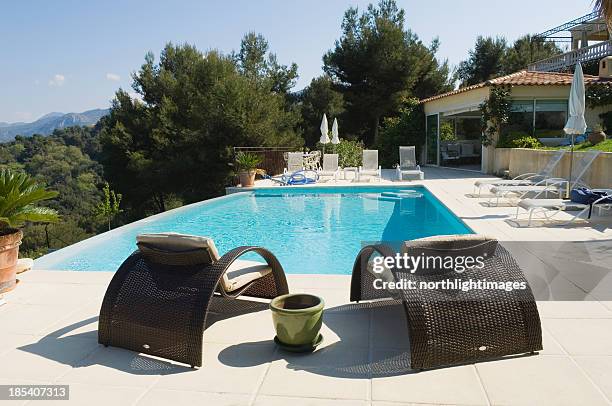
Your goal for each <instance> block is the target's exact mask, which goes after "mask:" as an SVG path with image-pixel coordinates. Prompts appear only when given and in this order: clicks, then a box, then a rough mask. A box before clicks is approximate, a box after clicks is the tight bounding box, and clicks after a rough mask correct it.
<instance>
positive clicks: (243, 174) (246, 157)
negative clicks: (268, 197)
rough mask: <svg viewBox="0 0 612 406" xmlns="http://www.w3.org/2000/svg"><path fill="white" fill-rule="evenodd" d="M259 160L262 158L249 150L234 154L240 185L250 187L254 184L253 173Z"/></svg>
mask: <svg viewBox="0 0 612 406" xmlns="http://www.w3.org/2000/svg"><path fill="white" fill-rule="evenodd" d="M261 161H262V159H261V157H260V156H259V155H256V154H251V153H249V152H239V153H238V154H236V168H237V170H238V176H239V177H240V184H241V185H242V187H251V186H253V185H254V184H255V174H256V173H257V171H258V170H257V167H258V166H259V164H261Z"/></svg>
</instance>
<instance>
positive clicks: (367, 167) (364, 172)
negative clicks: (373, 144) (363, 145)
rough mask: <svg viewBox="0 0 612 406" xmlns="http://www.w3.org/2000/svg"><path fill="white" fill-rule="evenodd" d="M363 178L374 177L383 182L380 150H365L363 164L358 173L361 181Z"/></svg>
mask: <svg viewBox="0 0 612 406" xmlns="http://www.w3.org/2000/svg"><path fill="white" fill-rule="evenodd" d="M362 176H373V177H375V178H378V180H379V181H380V180H381V176H382V167H381V166H379V165H378V150H377V149H364V150H363V162H362V165H361V166H360V167H359V171H358V172H357V178H358V180H360V181H361V177H362Z"/></svg>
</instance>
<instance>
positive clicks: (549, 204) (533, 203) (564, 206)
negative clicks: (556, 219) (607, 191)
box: [517, 199, 587, 211]
mask: <svg viewBox="0 0 612 406" xmlns="http://www.w3.org/2000/svg"><path fill="white" fill-rule="evenodd" d="M517 206H518V207H521V208H523V209H525V210H531V209H557V210H567V211H571V210H583V209H585V208H586V207H587V205H585V204H582V203H576V202H572V201H571V200H562V199H523V200H521V201H520V202H518V204H517Z"/></svg>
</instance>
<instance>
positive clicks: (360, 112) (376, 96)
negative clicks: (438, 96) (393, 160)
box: [323, 0, 448, 145]
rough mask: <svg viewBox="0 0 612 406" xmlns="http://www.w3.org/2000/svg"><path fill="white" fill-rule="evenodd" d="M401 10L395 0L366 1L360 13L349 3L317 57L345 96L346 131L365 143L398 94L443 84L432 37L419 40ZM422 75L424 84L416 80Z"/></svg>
mask: <svg viewBox="0 0 612 406" xmlns="http://www.w3.org/2000/svg"><path fill="white" fill-rule="evenodd" d="M404 15H405V13H404V10H402V9H399V8H398V7H397V4H396V2H395V0H380V2H379V3H378V6H374V5H372V4H370V5H369V6H368V8H367V10H366V11H365V12H364V13H362V14H361V15H359V11H358V9H357V8H349V9H348V10H347V11H346V12H345V14H344V19H343V21H342V36H341V37H340V39H339V40H337V41H336V43H335V47H334V49H332V50H330V51H328V52H327V53H326V54H325V56H324V57H323V63H324V67H323V69H324V71H325V72H326V73H327V74H328V75H329V76H330V77H331V78H332V79H333V80H334V82H335V83H337V84H338V90H339V91H341V92H342V93H343V95H344V98H345V100H346V102H347V110H348V112H347V113H348V117H347V120H346V122H345V124H344V125H345V127H347V128H348V130H349V132H350V133H354V134H359V133H360V132H361V135H362V137H363V139H364V141H365V143H366V145H370V144H372V143H373V142H374V140H375V139H376V135H377V133H378V128H379V124H380V121H381V118H383V117H385V116H388V115H393V114H395V113H396V112H397V108H398V106H399V103H400V102H401V100H402V99H404V98H405V97H408V96H411V95H413V94H415V92H414V91H415V89H418V90H419V91H418V93H419V94H418V96H419V97H420V96H424V95H428V94H429V95H430V94H434V93H437V92H439V91H441V90H446V89H447V88H448V79H447V78H444V75H445V73H446V74H447V73H448V66H446V65H442V66H440V65H439V64H438V62H437V60H436V59H435V51H436V49H437V46H438V45H437V44H438V42H437V41H434V43H433V44H432V46H431V47H429V48H428V47H426V46H425V45H423V43H422V42H421V41H420V40H419V38H418V36H417V35H416V34H414V33H413V32H412V31H410V30H406V29H405V28H404ZM440 79H442V80H441V82H442V83H439V82H440ZM422 80H423V81H427V83H428V85H427V86H426V87H423V86H420V83H419V82H420V81H422ZM434 83H437V86H438V87H441V89H440V88H435V87H436V86H434V85H433V84H434ZM364 131H365V132H364Z"/></svg>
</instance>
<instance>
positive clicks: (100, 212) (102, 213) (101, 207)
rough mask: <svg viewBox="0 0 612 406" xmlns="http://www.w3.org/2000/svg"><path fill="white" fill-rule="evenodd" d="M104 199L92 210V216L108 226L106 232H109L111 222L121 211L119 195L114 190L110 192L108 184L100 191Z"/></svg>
mask: <svg viewBox="0 0 612 406" xmlns="http://www.w3.org/2000/svg"><path fill="white" fill-rule="evenodd" d="M102 192H103V193H104V197H103V198H102V201H100V202H99V203H98V204H97V206H96V207H95V209H94V212H93V214H94V216H96V217H98V218H102V219H104V220H105V222H106V223H107V224H108V231H110V230H111V222H112V221H113V219H114V218H115V217H117V216H118V215H119V213H121V212H122V211H123V210H121V207H120V205H121V194H116V193H115V191H114V190H111V188H110V186H109V184H108V183H106V184H105V185H104V188H103V189H102Z"/></svg>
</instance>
